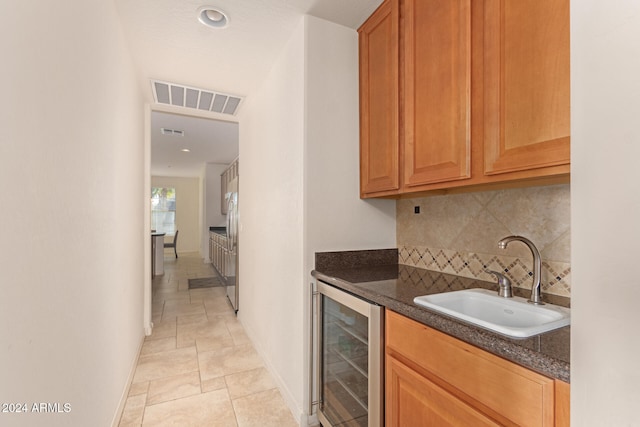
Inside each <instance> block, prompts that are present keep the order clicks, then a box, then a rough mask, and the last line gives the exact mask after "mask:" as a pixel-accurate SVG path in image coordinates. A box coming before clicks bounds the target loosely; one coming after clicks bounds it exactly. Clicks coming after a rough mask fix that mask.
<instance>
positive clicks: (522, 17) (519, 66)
mask: <svg viewBox="0 0 640 427" xmlns="http://www.w3.org/2000/svg"><path fill="white" fill-rule="evenodd" d="M569 103H570V96H569V0H485V10H484V156H485V158H484V171H485V174H487V175H491V174H499V173H504V172H512V171H522V170H530V169H535V168H541V167H546V166H555V165H562V164H568V163H569V161H570V150H569V134H570V127H569V121H570V104H569Z"/></svg>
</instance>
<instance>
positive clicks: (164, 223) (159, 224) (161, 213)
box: [151, 187, 176, 235]
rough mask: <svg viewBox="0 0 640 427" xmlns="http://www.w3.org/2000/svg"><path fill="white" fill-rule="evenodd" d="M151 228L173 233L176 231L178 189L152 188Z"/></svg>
mask: <svg viewBox="0 0 640 427" xmlns="http://www.w3.org/2000/svg"><path fill="white" fill-rule="evenodd" d="M151 229H153V230H156V231H157V232H158V233H167V234H168V235H173V234H175V232H176V189H175V188H170V187H153V188H151Z"/></svg>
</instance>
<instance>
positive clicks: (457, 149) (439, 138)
mask: <svg viewBox="0 0 640 427" xmlns="http://www.w3.org/2000/svg"><path fill="white" fill-rule="evenodd" d="M402 12H403V27H402V30H403V31H404V32H403V37H404V45H403V53H404V55H403V58H404V63H403V65H404V73H403V78H404V79H403V82H404V99H403V108H404V110H403V111H404V114H403V120H404V186H405V187H411V186H416V185H421V184H430V183H436V182H443V181H451V180H458V179H464V178H469V177H470V176H471V174H470V163H471V154H470V138H471V120H470V115H471V1H470V0H406V1H405V2H404V4H403V9H402Z"/></svg>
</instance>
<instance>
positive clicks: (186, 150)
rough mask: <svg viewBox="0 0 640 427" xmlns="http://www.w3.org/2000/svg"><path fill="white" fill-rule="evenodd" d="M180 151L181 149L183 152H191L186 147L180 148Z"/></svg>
mask: <svg viewBox="0 0 640 427" xmlns="http://www.w3.org/2000/svg"><path fill="white" fill-rule="evenodd" d="M180 151H183V152H185V153H190V152H191V150H189V149H188V148H183V149H182V150H180Z"/></svg>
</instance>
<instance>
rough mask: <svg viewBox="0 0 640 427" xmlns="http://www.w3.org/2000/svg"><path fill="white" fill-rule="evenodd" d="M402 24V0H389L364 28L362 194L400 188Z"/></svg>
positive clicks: (361, 38) (361, 42)
mask: <svg viewBox="0 0 640 427" xmlns="http://www.w3.org/2000/svg"><path fill="white" fill-rule="evenodd" d="M398 24H399V4H398V1H397V0H395V1H386V2H384V3H383V4H382V5H381V6H380V7H379V8H378V9H377V10H376V11H375V13H374V14H373V15H372V16H371V17H370V18H369V19H368V20H367V22H366V23H365V24H364V25H363V26H362V27H361V28H360V29H359V30H358V32H359V49H360V141H361V145H360V193H361V195H365V194H370V193H377V192H385V191H386V192H388V191H391V192H397V191H398V189H399V188H400V180H399V175H398V173H399V157H398V139H399V114H400V110H399V97H400V93H399V79H398V73H399V67H398V61H399V56H398V46H399V35H398Z"/></svg>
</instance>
